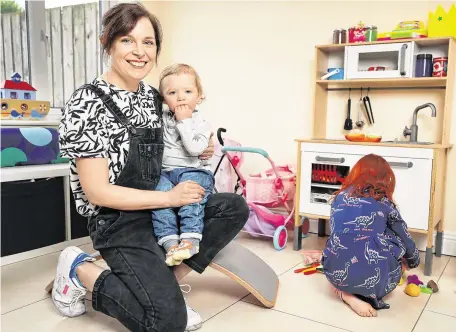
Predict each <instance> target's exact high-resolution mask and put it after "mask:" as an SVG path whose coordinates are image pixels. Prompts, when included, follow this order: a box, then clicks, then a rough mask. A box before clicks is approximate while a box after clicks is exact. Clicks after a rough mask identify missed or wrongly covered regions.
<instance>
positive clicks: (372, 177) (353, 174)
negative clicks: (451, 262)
mask: <svg viewBox="0 0 456 332" xmlns="http://www.w3.org/2000/svg"><path fill="white" fill-rule="evenodd" d="M395 184H396V180H395V176H394V173H393V171H392V169H391V167H390V166H389V164H388V162H387V161H386V160H385V159H383V158H382V157H380V156H377V155H373V154H369V155H367V156H364V157H363V158H361V159H360V160H359V161H358V162H357V163H356V164H355V166H353V168H352V170H351V171H350V173H349V174H348V176H347V177H346V179H345V180H344V184H343V185H342V188H341V189H340V190H339V191H338V192H336V193H335V195H336V197H335V199H334V201H333V202H332V206H331V218H330V227H331V235H330V237H329V239H328V241H327V242H326V247H325V249H324V250H323V259H322V264H323V270H324V273H325V275H326V278H327V279H328V281H329V282H330V283H331V284H332V286H333V287H334V289H335V293H336V294H337V295H338V296H339V298H340V299H341V300H342V301H344V302H345V303H347V304H348V305H349V306H350V307H351V308H352V309H353V311H355V312H356V313H357V314H358V315H360V316H363V317H374V316H376V315H377V311H376V310H380V309H388V308H389V305H388V304H386V303H385V302H384V300H383V298H384V297H385V296H386V295H387V294H389V293H390V292H392V291H393V290H394V289H395V288H396V286H397V285H398V283H399V280H400V278H401V275H402V268H405V269H409V268H416V267H417V266H418V265H419V264H420V256H419V251H418V249H417V248H416V245H415V242H413V240H412V237H411V236H410V233H409V232H408V229H407V224H406V223H405V221H404V220H403V219H402V217H401V215H400V213H399V211H398V209H397V207H396V205H395V203H394V201H393V194H394V188H395Z"/></svg>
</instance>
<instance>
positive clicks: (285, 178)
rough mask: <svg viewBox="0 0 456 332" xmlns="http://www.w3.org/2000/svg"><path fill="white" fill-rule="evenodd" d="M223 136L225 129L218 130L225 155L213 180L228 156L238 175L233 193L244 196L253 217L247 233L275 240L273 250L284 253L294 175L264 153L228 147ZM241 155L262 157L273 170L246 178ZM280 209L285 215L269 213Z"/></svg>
mask: <svg viewBox="0 0 456 332" xmlns="http://www.w3.org/2000/svg"><path fill="white" fill-rule="evenodd" d="M222 132H226V129H224V128H219V129H218V130H217V138H218V141H219V143H220V145H221V146H222V147H221V152H222V153H223V155H222V156H221V158H220V160H219V161H218V164H217V167H216V168H215V171H214V176H215V175H216V173H217V171H219V168H220V165H222V162H223V161H224V157H225V156H226V158H227V159H228V161H229V163H230V164H231V166H232V168H233V170H234V172H235V173H236V175H237V181H236V184H235V187H234V192H235V193H237V194H240V195H242V196H244V197H245V199H246V201H247V204H248V205H249V208H250V217H249V220H248V221H247V223H246V225H245V226H244V232H247V233H249V234H250V235H252V236H268V237H272V238H273V244H274V247H275V248H276V249H277V250H282V249H283V248H285V246H286V244H287V240H288V231H287V228H291V227H292V226H293V225H294V218H293V217H294V203H293V201H294V197H295V191H296V174H295V171H294V170H293V169H292V167H291V166H288V165H286V166H276V165H275V163H274V161H273V160H272V159H271V158H270V157H269V154H268V153H267V152H266V151H265V150H263V149H258V148H250V147H241V146H227V145H225V144H224V143H225V142H224V140H223V138H222ZM242 153H257V154H260V155H262V156H263V157H265V158H266V159H267V160H268V161H269V162H270V163H271V166H272V168H271V169H268V170H266V171H265V172H262V173H258V174H251V175H249V176H248V177H244V176H243V175H242V173H241V171H240V169H239V167H240V164H241V160H242ZM216 191H217V189H216ZM281 207H283V208H285V211H286V214H279V213H274V212H271V211H270V209H272V208H281Z"/></svg>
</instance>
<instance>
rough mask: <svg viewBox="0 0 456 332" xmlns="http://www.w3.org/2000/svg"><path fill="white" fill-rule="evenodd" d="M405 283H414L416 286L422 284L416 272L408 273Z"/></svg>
mask: <svg viewBox="0 0 456 332" xmlns="http://www.w3.org/2000/svg"><path fill="white" fill-rule="evenodd" d="M407 283H408V284H415V285H417V286H419V285H423V282H422V281H421V280H420V279H419V278H418V276H417V275H416V274H412V275H409V276H408V277H407Z"/></svg>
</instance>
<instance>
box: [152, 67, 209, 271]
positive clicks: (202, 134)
mask: <svg viewBox="0 0 456 332" xmlns="http://www.w3.org/2000/svg"><path fill="white" fill-rule="evenodd" d="M159 90H160V94H161V95H162V96H163V99H164V101H163V103H164V104H166V105H168V108H169V109H168V110H166V109H165V110H164V112H163V132H164V134H163V141H164V145H165V148H164V153H163V162H162V173H161V176H160V181H159V183H158V185H157V188H156V190H158V191H169V190H171V189H172V188H173V187H174V186H175V185H177V184H178V183H180V182H184V181H193V182H197V183H198V184H199V185H200V186H201V187H203V188H204V190H205V195H204V197H203V199H202V200H201V201H200V202H199V203H195V204H189V205H185V206H182V207H180V208H179V209H178V210H177V215H178V216H179V222H178V220H177V215H176V212H175V211H174V210H173V209H156V210H153V211H152V221H153V228H154V232H155V235H156V237H157V241H158V245H160V246H163V248H164V249H165V251H166V264H167V265H169V266H173V265H179V264H180V263H181V262H182V261H183V260H184V259H188V258H190V257H192V256H193V255H195V254H197V253H198V252H199V243H200V241H201V239H202V231H203V217H204V206H205V203H206V201H207V197H208V195H209V194H211V193H212V191H213V188H214V176H213V174H212V172H211V168H210V164H209V162H208V161H207V160H201V159H199V156H200V155H201V153H202V152H203V151H204V150H205V149H206V148H207V147H208V145H209V140H210V137H211V128H210V125H209V123H208V122H207V121H205V120H204V119H203V117H202V115H201V113H200V112H198V111H197V110H196V105H197V104H200V103H201V102H202V100H203V99H204V97H203V89H202V86H201V81H200V78H199V75H198V74H197V72H196V71H195V70H194V69H193V68H192V67H191V66H189V65H185V64H175V65H171V66H169V67H167V68H165V70H164V71H163V72H162V74H161V76H160V88H159ZM179 226H180V227H179Z"/></svg>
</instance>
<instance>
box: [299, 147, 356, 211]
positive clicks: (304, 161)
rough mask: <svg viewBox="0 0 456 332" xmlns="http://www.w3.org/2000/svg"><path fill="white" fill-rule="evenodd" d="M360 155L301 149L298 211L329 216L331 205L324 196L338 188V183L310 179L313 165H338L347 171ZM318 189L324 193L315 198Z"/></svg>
mask: <svg viewBox="0 0 456 332" xmlns="http://www.w3.org/2000/svg"><path fill="white" fill-rule="evenodd" d="M361 157H362V156H359V155H347V154H338V153H325V152H309V151H307V152H306V151H303V152H302V153H301V186H300V196H299V197H300V198H299V212H300V213H303V214H314V215H320V216H325V217H329V214H330V210H331V205H330V204H328V202H327V201H326V199H325V196H326V197H328V196H329V195H328V194H326V193H331V192H334V191H336V190H338V189H339V188H340V185H335V184H324V183H315V181H313V180H312V170H313V167H312V166H313V165H318V166H322V167H328V168H329V167H338V168H339V169H343V170H344V171H345V172H347V173H348V172H349V171H350V170H351V168H352V167H353V166H354V165H355V164H356V162H357V161H358V160H359V159H360V158H361ZM319 191H320V192H326V193H325V194H321V195H319V196H320V197H319V198H316V197H315V193H316V192H319Z"/></svg>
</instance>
